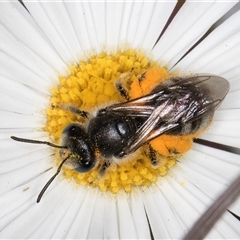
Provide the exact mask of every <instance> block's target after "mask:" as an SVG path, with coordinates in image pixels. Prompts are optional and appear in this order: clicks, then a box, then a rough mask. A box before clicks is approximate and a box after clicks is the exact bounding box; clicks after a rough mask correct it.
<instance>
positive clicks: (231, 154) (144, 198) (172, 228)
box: [0, 1, 240, 239]
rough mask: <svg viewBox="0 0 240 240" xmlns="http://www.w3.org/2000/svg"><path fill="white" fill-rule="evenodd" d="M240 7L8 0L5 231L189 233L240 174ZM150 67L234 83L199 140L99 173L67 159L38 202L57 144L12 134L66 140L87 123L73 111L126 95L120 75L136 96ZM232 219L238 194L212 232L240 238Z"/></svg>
mask: <svg viewBox="0 0 240 240" xmlns="http://www.w3.org/2000/svg"><path fill="white" fill-rule="evenodd" d="M237 2H238V1H226V2H221V1H208V2H204V1H202V2H201V1H198V2H190V1H186V2H180V1H179V2H176V1H168V2H164V1H142V2H141V1H140V2H129V1H123V2H108V1H106V2H102V1H87V2H86V1H82V2H80V1H65V2H61V1H57V2H48V1H44V2H35V1H34V2H33V1H26V2H25V1H23V4H21V3H20V2H15V1H6V2H1V3H0V22H1V24H0V29H1V34H0V49H1V51H0V62H1V64H0V78H1V80H0V95H1V97H0V106H1V108H0V111H1V118H0V132H1V134H0V139H1V144H0V148H1V159H0V171H1V172H0V209H1V211H0V236H1V238H3V239H8V238H22V239H28V238H30V239H34V238H36V239H42V238H46V239H50V238H52V239H54V238H56V239H68V238H69V239H74V238H77V239H120V238H121V239H125V238H128V239H151V238H154V239H170V238H173V239H176V238H178V239H179V238H182V237H183V236H184V235H185V234H186V233H187V231H188V230H189V229H190V228H191V227H192V226H193V224H194V222H195V221H196V220H197V219H198V217H200V216H201V214H202V213H203V212H204V211H205V210H206V209H207V207H208V206H210V204H211V203H212V202H214V200H215V199H216V198H217V196H218V195H219V194H220V193H221V192H222V191H224V190H225V189H226V188H228V186H229V184H230V183H231V182H232V181H233V179H234V178H236V176H237V175H238V174H239V173H240V155H239V146H240V121H239V120H240V117H239V116H240V98H239V94H240V85H239V78H240V77H239V76H240V59H239V56H240V23H239V19H240V11H239V9H240V7H239V4H238V3H237ZM149 69H155V70H156V71H157V76H158V77H159V76H160V75H161V77H160V78H161V79H163V80H164V79H166V78H169V77H172V76H176V75H178V74H192V73H210V74H216V75H218V76H221V77H223V78H225V79H227V80H228V81H229V83H230V91H229V94H228V95H227V97H226V98H225V99H224V101H223V103H222V104H221V106H220V107H219V108H218V109H217V110H216V112H215V115H214V121H213V122H212V124H211V126H209V127H208V129H207V131H206V132H204V133H203V134H202V135H201V137H200V138H201V139H200V140H196V142H195V143H193V145H191V141H190V143H189V139H187V141H188V143H187V145H186V144H182V145H181V144H175V145H176V146H175V148H176V149H178V150H179V151H180V153H182V154H180V155H176V156H172V155H171V154H170V153H169V154H166V155H168V157H165V158H163V159H164V161H163V164H162V163H161V164H159V165H158V166H156V167H153V166H152V165H151V164H150V160H149V158H147V157H146V156H145V155H143V154H141V153H140V154H139V155H137V157H136V156H134V157H133V159H131V160H128V161H126V162H123V163H122V164H119V165H114V164H113V166H110V167H109V169H107V170H106V175H103V176H101V174H99V169H97V168H94V169H93V170H91V171H89V172H87V173H78V172H76V171H75V170H74V169H69V167H68V166H67V162H66V164H65V165H66V166H64V167H63V169H62V170H61V172H60V174H59V175H58V176H57V177H56V179H55V180H54V181H53V182H52V183H51V184H50V186H49V187H48V188H47V190H46V192H45V193H44V195H43V196H42V199H41V202H40V203H38V204H37V203H36V198H37V196H38V194H39V193H40V191H41V190H42V189H43V187H44V185H45V184H46V182H47V181H48V180H49V179H50V178H51V177H52V176H54V174H55V173H56V171H57V168H58V166H59V164H60V159H59V151H58V150H56V149H54V148H51V147H49V146H47V145H37V144H26V143H20V142H16V141H13V139H11V138H10V137H11V136H13V135H14V136H18V137H20V138H27V139H37V140H40V141H48V142H53V143H55V144H59V142H60V144H61V133H62V130H63V129H64V127H66V126H67V125H68V124H70V123H76V122H77V123H80V124H85V120H86V119H85V118H86V117H84V114H82V112H80V114H73V112H75V113H79V112H78V110H79V111H80V109H81V110H83V111H87V112H91V111H92V109H93V108H94V107H96V105H97V106H98V107H99V108H100V106H102V105H105V106H106V104H107V103H108V104H109V101H110V102H111V101H112V102H116V101H117V102H118V101H123V100H121V99H122V98H121V96H120V95H119V94H118V92H117V90H116V88H115V87H114V85H113V82H114V81H115V80H116V79H117V78H118V77H119V76H122V75H121V74H124V73H129V72H130V75H129V77H127V83H126V84H127V86H128V87H130V91H129V94H130V97H133V96H134V94H138V90H136V88H135V85H134V82H135V80H136V79H137V78H136V77H137V76H138V75H139V74H142V73H143V72H145V71H147V72H146V76H148V75H147V74H148V73H149V71H150V70H149ZM148 70H149V71H148ZM146 79H150V77H146ZM147 84H148V85H151V82H150V83H149V82H147ZM142 90H144V89H142ZM68 104H71V106H72V109H71V107H69V106H70V105H68ZM111 104H112V103H111ZM59 106H60V107H59ZM69 110H70V111H69ZM84 113H85V112H84ZM166 141H167V140H166ZM166 141H165V140H163V143H164V144H165V143H166ZM175 143H176V142H175ZM180 143H182V142H180ZM164 144H163V145H164ZM186 146H187V147H186ZM190 147H191V149H190V150H189V148H190ZM185 148H186V149H185ZM167 149H168V148H167ZM187 150H189V151H187ZM161 151H162V152H161V153H162V154H163V155H164V153H163V152H164V150H163V148H161ZM61 153H62V155H64V154H65V152H64V150H63V151H62V152H61V151H60V155H61ZM170 155H171V156H170ZM60 158H62V156H60ZM236 216H240V209H239V199H238V200H237V201H236V202H235V203H234V204H233V205H232V206H231V207H229V211H227V212H226V213H225V214H224V215H223V216H222V217H221V219H220V220H219V221H218V222H217V224H216V225H215V226H214V227H213V228H212V229H211V231H210V232H209V233H208V235H207V238H214V239H223V238H226V239H230V238H232V239H234V238H235V239H237V238H239V237H240V223H239V221H238V219H237V217H236Z"/></svg>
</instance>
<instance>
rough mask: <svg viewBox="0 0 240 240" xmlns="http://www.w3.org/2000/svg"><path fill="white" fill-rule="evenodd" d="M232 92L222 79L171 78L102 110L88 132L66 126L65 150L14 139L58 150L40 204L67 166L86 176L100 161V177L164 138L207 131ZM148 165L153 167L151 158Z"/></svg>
mask: <svg viewBox="0 0 240 240" xmlns="http://www.w3.org/2000/svg"><path fill="white" fill-rule="evenodd" d="M119 79H121V77H120V78H119ZM140 80H141V79H139V81H140ZM116 87H117V89H118V91H119V92H120V93H121V95H123V96H124V97H125V98H126V99H128V98H129V96H128V91H127V90H126V89H125V88H124V87H123V85H122V83H121V82H120V81H119V80H118V81H117V84H116ZM228 91H229V83H228V81H227V80H226V79H224V78H222V77H219V76H214V75H209V74H202V75H194V76H188V77H183V78H180V77H176V78H171V79H168V80H166V81H164V82H163V83H161V84H160V85H158V86H156V87H155V88H154V89H153V90H152V91H151V92H150V93H149V94H148V95H145V96H143V97H139V98H137V99H133V100H130V101H126V102H123V103H118V104H113V105H110V106H107V107H105V108H102V109H100V110H98V111H97V112H96V114H95V116H94V117H92V118H91V119H90V120H89V122H88V125H87V127H86V128H84V127H83V126H81V125H80V124H75V123H74V124H70V125H68V126H66V128H65V129H64V130H63V133H62V143H61V146H57V145H54V144H51V143H49V142H41V141H36V140H29V139H22V138H17V137H12V139H14V140H17V141H22V142H30V143H43V144H48V145H50V146H52V147H58V148H60V150H59V154H60V157H61V158H62V163H61V164H60V166H59V168H58V170H57V172H56V174H55V175H54V176H53V177H52V178H51V179H50V180H49V181H48V183H47V184H46V185H45V187H44V188H43V190H42V191H41V193H40V194H39V196H38V199H37V202H39V201H40V199H41V197H42V195H43V193H44V192H45V190H46V189H47V187H48V186H49V184H50V183H51V182H52V181H53V179H54V178H55V177H56V176H57V174H58V173H59V172H60V170H61V167H62V165H63V164H64V163H66V165H67V166H69V167H71V168H73V169H75V170H76V171H78V172H82V173H83V172H88V171H90V170H91V169H93V168H94V167H95V166H96V165H97V159H98V156H101V157H102V158H103V159H105V161H104V164H103V166H101V168H100V172H104V170H105V169H106V168H107V167H108V166H109V165H110V164H111V163H112V162H116V163H118V162H119V161H121V160H122V159H123V158H124V157H125V156H128V155H129V154H132V153H134V152H135V151H137V150H138V149H139V148H140V147H141V146H142V145H144V144H147V143H149V142H150V141H151V140H153V139H154V138H156V137H158V136H160V135H162V134H164V133H167V134H172V135H185V134H190V133H194V132H197V131H199V130H201V129H204V128H206V127H207V126H208V125H209V123H210V121H211V120H212V117H213V114H214V110H215V109H216V107H217V106H219V104H220V103H221V102H222V100H223V99H224V98H225V96H226V94H227V93H228ZM65 109H67V110H69V111H72V112H74V113H76V114H80V115H81V116H83V117H84V118H86V119H87V118H88V113H87V112H85V111H81V110H79V109H77V108H75V107H72V106H70V107H65ZM150 160H151V161H152V163H154V162H155V159H154V157H152V155H150Z"/></svg>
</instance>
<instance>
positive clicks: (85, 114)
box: [58, 104, 88, 119]
mask: <svg viewBox="0 0 240 240" xmlns="http://www.w3.org/2000/svg"><path fill="white" fill-rule="evenodd" d="M58 107H59V108H61V109H63V110H66V111H69V112H71V113H73V114H76V115H80V116H81V117H83V118H84V119H87V118H88V112H86V111H82V110H80V109H79V108H77V107H75V106H73V105H70V104H62V105H59V106H58Z"/></svg>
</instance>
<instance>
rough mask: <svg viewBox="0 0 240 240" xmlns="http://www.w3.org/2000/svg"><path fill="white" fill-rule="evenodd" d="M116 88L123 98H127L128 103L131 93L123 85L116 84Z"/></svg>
mask: <svg viewBox="0 0 240 240" xmlns="http://www.w3.org/2000/svg"><path fill="white" fill-rule="evenodd" d="M116 88H117V90H118V92H119V93H120V95H121V96H122V97H123V98H125V99H126V100H127V101H129V100H130V96H129V92H128V90H127V89H126V88H125V87H123V85H122V83H120V82H116Z"/></svg>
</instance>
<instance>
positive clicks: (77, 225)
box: [66, 189, 98, 239]
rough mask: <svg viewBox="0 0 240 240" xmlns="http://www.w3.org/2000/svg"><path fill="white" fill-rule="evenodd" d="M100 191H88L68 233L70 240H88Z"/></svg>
mask: <svg viewBox="0 0 240 240" xmlns="http://www.w3.org/2000/svg"><path fill="white" fill-rule="evenodd" d="M97 193H98V191H94V190H90V189H88V191H87V193H86V194H85V198H84V201H83V203H82V204H79V205H80V206H81V207H80V209H79V211H78V213H77V215H76V217H75V218H74V221H73V223H72V225H71V227H70V229H69V231H68V233H67V236H66V238H70V239H79V238H81V239H86V238H87V235H88V230H89V226H90V223H91V218H92V213H93V206H94V205H95V202H96V201H97ZM83 216H84V217H83Z"/></svg>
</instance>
